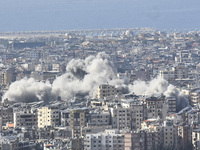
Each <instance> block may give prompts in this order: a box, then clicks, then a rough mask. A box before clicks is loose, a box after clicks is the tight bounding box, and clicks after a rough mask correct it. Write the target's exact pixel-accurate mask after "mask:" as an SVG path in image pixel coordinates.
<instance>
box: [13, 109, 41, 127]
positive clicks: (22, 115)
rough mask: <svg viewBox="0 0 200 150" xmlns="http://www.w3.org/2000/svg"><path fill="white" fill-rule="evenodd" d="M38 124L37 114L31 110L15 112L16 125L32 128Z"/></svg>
mask: <svg viewBox="0 0 200 150" xmlns="http://www.w3.org/2000/svg"><path fill="white" fill-rule="evenodd" d="M33 126H37V114H36V113H34V112H32V111H31V110H23V111H19V112H14V127H15V128H16V127H26V128H32V127H33Z"/></svg>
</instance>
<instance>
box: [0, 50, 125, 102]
mask: <svg viewBox="0 0 200 150" xmlns="http://www.w3.org/2000/svg"><path fill="white" fill-rule="evenodd" d="M106 83H108V84H110V85H115V86H116V87H118V88H121V89H122V90H123V91H124V92H127V86H126V84H125V83H127V80H121V79H117V77H116V70H115V67H114V65H113V63H112V62H111V61H110V57H109V56H108V55H107V54H105V53H99V54H97V55H96V56H89V57H87V58H86V59H85V60H81V59H73V60H71V61H70V62H69V63H68V65H67V67H66V73H65V74H63V75H61V76H59V77H57V78H56V79H55V80H54V82H53V83H52V85H51V84H50V83H43V82H37V81H35V80H34V79H33V78H30V79H27V78H25V79H22V80H20V81H16V82H14V83H12V84H11V85H10V87H9V89H8V91H7V92H6V93H5V95H4V96H3V99H5V98H8V99H9V100H11V101H17V102H33V101H39V100H44V101H50V100H55V99H56V97H58V96H60V97H61V99H62V100H69V99H71V98H73V97H74V96H75V95H76V94H77V93H87V94H88V95H89V97H91V98H93V97H96V95H97V88H98V86H99V85H101V84H106Z"/></svg>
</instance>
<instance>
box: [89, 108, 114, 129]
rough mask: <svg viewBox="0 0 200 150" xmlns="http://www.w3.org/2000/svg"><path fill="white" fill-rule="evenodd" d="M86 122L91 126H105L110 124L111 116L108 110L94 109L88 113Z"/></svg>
mask: <svg viewBox="0 0 200 150" xmlns="http://www.w3.org/2000/svg"><path fill="white" fill-rule="evenodd" d="M88 124H89V125H92V126H107V125H109V124H111V116H110V112H109V111H108V110H97V109H96V110H94V111H91V112H90V113H89V115H88Z"/></svg>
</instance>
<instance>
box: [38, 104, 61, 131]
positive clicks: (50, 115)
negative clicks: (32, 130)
mask: <svg viewBox="0 0 200 150" xmlns="http://www.w3.org/2000/svg"><path fill="white" fill-rule="evenodd" d="M59 125H60V110H59V109H58V107H54V106H45V107H41V108H39V109H38V128H44V127H45V126H59Z"/></svg>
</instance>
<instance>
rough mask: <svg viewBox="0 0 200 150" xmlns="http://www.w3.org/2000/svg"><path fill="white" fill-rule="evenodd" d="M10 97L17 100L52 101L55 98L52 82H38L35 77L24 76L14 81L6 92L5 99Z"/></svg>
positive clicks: (11, 99)
mask: <svg viewBox="0 0 200 150" xmlns="http://www.w3.org/2000/svg"><path fill="white" fill-rule="evenodd" d="M6 98H8V99H9V100H10V101H16V102H35V101H40V100H44V101H50V100H53V99H54V98H55V95H54V94H53V93H52V87H51V84H50V83H48V82H45V83H44V82H37V81H35V80H34V79H33V78H29V79H27V78H24V79H22V80H20V81H16V82H14V83H12V84H11V85H10V87H9V90H8V91H7V92H6V93H5V94H4V96H3V100H4V99H6Z"/></svg>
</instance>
